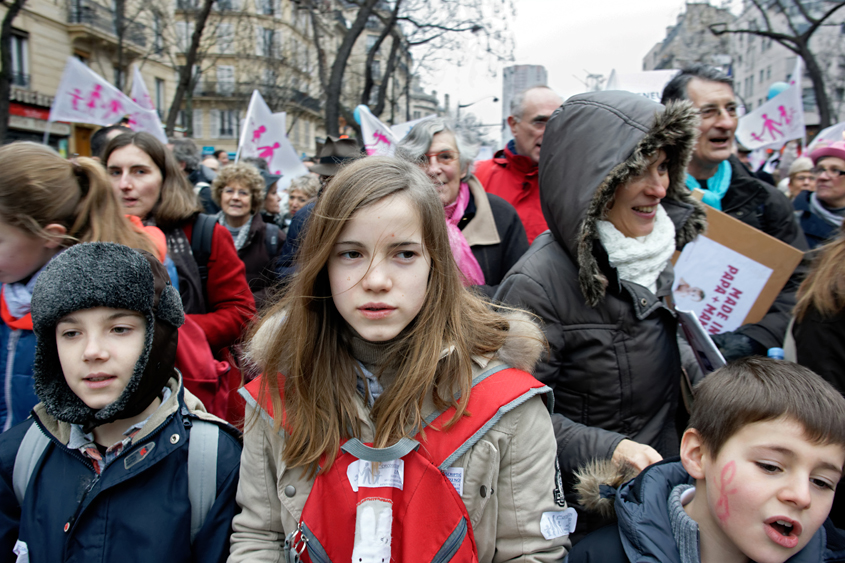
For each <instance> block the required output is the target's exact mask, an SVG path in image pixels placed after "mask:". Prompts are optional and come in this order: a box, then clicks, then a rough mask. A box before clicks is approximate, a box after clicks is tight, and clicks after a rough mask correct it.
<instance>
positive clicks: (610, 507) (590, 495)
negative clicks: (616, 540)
mask: <svg viewBox="0 0 845 563" xmlns="http://www.w3.org/2000/svg"><path fill="white" fill-rule="evenodd" d="M636 476H637V470H636V469H635V468H634V466H633V465H630V464H628V463H625V464H622V465H616V464H615V463H613V462H612V461H611V460H609V459H596V460H593V461H591V462H590V463H588V464H587V465H585V466H584V467H582V468H581V469H580V470H578V471H577V472H576V473H575V480H576V482H575V493H576V494H577V495H578V499H579V501H580V503H581V506H583V507H584V510H586V511H587V512H588V513H595V514H598V515H599V516H601V518H602V520H604V521H609V520H613V519H615V517H616V510H615V506H614V503H615V501H616V491H617V490H618V489H619V488H621V487H622V485H624V484H625V483H627V482H628V481H630V480H631V479H633V478H634V477H636Z"/></svg>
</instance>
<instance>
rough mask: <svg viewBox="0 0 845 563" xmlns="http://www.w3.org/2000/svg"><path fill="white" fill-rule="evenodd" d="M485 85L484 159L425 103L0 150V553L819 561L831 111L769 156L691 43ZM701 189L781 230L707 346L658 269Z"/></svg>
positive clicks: (842, 295)
mask: <svg viewBox="0 0 845 563" xmlns="http://www.w3.org/2000/svg"><path fill="white" fill-rule="evenodd" d="M510 113H511V115H510V117H509V118H508V124H509V126H510V129H511V132H512V134H513V140H512V141H511V142H509V143H508V144H507V146H506V147H505V148H504V149H503V150H502V151H499V152H498V153H496V154H495V155H494V157H493V158H492V159H491V160H488V161H483V162H474V161H475V157H476V155H477V152H478V147H476V146H474V145H473V143H472V142H471V141H470V138H469V137H468V136H467V135H466V133H465V132H464V131H462V130H461V129H460V128H458V127H457V126H456V125H455V124H454V123H453V122H451V121H449V120H448V119H444V118H431V119H426V120H423V121H421V122H420V123H418V124H417V125H415V126H414V127H413V128H412V129H411V130H410V132H409V133H408V135H407V136H406V137H404V139H402V141H401V142H400V143H399V144H398V146H397V147H396V153H395V156H392V157H383V156H365V154H364V153H363V152H362V151H361V149H360V148H359V146H358V144H357V142H356V141H354V140H352V139H345V138H344V139H335V138H332V137H329V138H327V139H326V142H325V143H324V144H323V145H322V147H321V148H320V151H319V154H318V155H317V156H316V157H315V164H314V165H313V166H312V167H311V173H310V174H309V175H306V176H302V177H298V178H292V179H285V181H284V182H282V180H283V177H282V176H280V175H278V174H272V173H271V172H269V170H268V167H267V163H266V162H264V161H263V160H261V159H242V160H240V161H238V162H230V161H229V155H228V153H227V152H226V151H217V152H215V153H214V154H213V155H209V156H208V157H207V158H205V159H202V158H201V155H200V151H199V150H198V148H197V147H196V145H195V144H194V143H193V142H192V141H191V140H190V139H173V140H172V141H171V143H170V144H168V145H165V144H163V143H161V142H160V141H158V140H157V139H156V138H155V137H153V136H151V135H149V134H147V133H143V132H133V131H132V130H130V129H127V128H126V127H122V126H112V127H106V128H103V129H102V130H100V131H98V132H97V133H96V134H95V135H93V136H92V141H91V148H92V152H93V155H94V157H93V158H86V157H74V158H72V159H70V160H65V159H63V158H61V157H60V156H59V155H58V154H57V153H55V152H54V151H52V149H49V148H46V147H44V146H41V145H36V144H33V143H13V144H11V145H7V146H4V147H2V148H0V282H2V284H3V286H2V292H0V315H1V316H2V322H0V339H2V343H0V344H2V348H0V365H2V366H4V367H5V370H6V371H5V384H4V385H3V386H2V387H0V389H2V391H0V393H2V400H0V424H2V425H3V427H2V429H3V433H2V434H0V554H2V555H0V559H2V560H7V559H9V560H11V558H13V557H17V559H16V560H17V561H24V562H29V561H32V562H33V563H35V562H46V561H59V560H62V561H65V560H66V561H71V560H73V561H76V560H80V561H81V560H117V559H120V560H125V561H139V562H141V561H145V562H149V561H153V560H155V559H161V560H167V561H186V562H187V561H221V562H222V561H227V560H228V561H232V562H238V561H296V560H300V558H304V557H307V558H308V559H309V560H311V561H334V560H349V559H350V558H351V560H353V561H362V562H363V561H382V562H386V561H388V560H396V561H411V560H417V559H425V560H437V561H448V560H452V558H454V559H455V560H461V561H476V560H477V561H510V560H521V561H538V562H539V561H564V559H565V557H567V556H568V557H569V558H570V560H572V561H573V562H574V561H678V562H681V561H683V562H685V563H686V562H698V561H702V562H705V563H713V562H716V561H786V560H787V559H789V560H795V561H797V560H801V561H839V560H845V535H842V536H840V532H839V530H838V528H839V527H845V501H842V500H841V499H842V498H843V497H845V495H839V494H836V493H835V491H836V490H837V488H836V485H837V483H838V481H839V479H840V477H841V476H842V473H843V470H845V400H843V398H842V396H841V394H842V393H843V392H845V377H843V375H842V366H843V365H845V345H843V344H845V322H843V319H845V281H843V280H845V272H843V271H842V270H843V268H844V267H845V266H843V264H845V234H843V226H842V224H843V217H845V143H843V142H837V143H832V144H830V145H825V146H820V147H817V148H815V149H814V150H813V151H812V152H810V153H808V154H805V155H803V156H800V157H798V158H794V159H791V162H790V164H789V166H788V167H787V168H786V169H785V171H788V172H786V173H785V174H784V178H783V179H782V181H783V186H782V190H779V189H778V188H776V187H775V186H774V185H773V184H772V183H769V182H767V181H766V180H763V179H761V177H760V175H759V174H757V173H755V172H754V171H752V170H750V169H749V168H748V166H747V158H745V157H744V156H743V153H745V152H746V151H745V150H744V148H743V147H741V146H740V147H737V145H736V143H735V140H734V133H735V131H736V128H737V122H738V103H737V101H736V97H735V94H734V90H733V83H732V81H731V79H730V78H729V77H727V76H725V75H724V74H723V73H721V71H719V70H717V69H715V68H711V67H708V66H705V65H694V66H692V67H690V68H687V69H684V70H683V71H682V72H680V73H679V74H678V75H676V76H675V78H673V79H672V80H671V81H670V82H669V83H668V84H667V86H666V87H665V90H664V92H663V98H662V100H661V103H657V102H654V101H651V100H649V99H648V98H646V97H644V96H640V95H636V94H631V93H627V92H619V91H605V92H593V93H587V94H581V95H577V96H573V97H571V98H569V99H568V100H566V101H563V100H561V99H560V98H559V97H558V96H557V95H556V94H555V93H554V92H553V91H552V90H550V89H549V88H547V87H545V86H537V87H533V88H529V89H528V90H526V91H524V92H522V93H520V94H519V95H517V96H516V97H515V98H514V100H513V103H512V106H511V108H510ZM738 149H739V150H738ZM772 180H773V181H774V180H777V178H774V179H772ZM282 185H283V186H285V187H284V189H282V187H281V186H282ZM695 189H698V190H701V192H702V193H703V198H702V200H701V201H699V200H698V199H697V198H696V197H693V190H695ZM708 206H709V207H710V208H713V209H716V210H719V211H722V212H723V213H726V214H727V215H729V216H731V217H733V218H735V219H737V220H739V221H741V222H742V223H744V224H745V225H747V226H749V227H751V228H754V229H757V230H759V231H761V232H763V233H765V234H767V235H769V236H771V237H774V238H776V239H779V240H780V241H782V242H783V243H786V244H788V245H791V246H792V247H794V248H796V249H798V250H799V251H801V252H804V253H805V259H804V260H803V261H802V262H801V264H800V265H799V266H798V267H797V268H796V269H795V270H794V272H792V274H791V275H790V276H789V279H788V281H787V282H786V284H785V285H784V286H783V288H782V289H781V290H780V291H779V293H778V294H777V296H776V298H775V299H774V302H773V304H772V305H771V307H770V308H769V310H768V311H766V312H765V314H764V315H763V316H762V319H761V320H760V321H758V322H756V323H748V324H745V325H743V326H740V327H739V328H737V329H736V330H733V331H730V332H723V333H721V334H716V335H713V336H712V340H713V343H714V344H715V346H716V347H717V348H718V349H719V351H720V352H721V353H722V355H723V356H724V358H725V359H726V360H727V361H728V362H729V363H728V366H727V367H725V368H723V369H721V370H719V371H717V372H715V373H712V374H708V373H706V371H707V370H702V369H701V366H700V365H699V364H698V363H697V362H696V361H695V354H696V352H695V351H693V349H692V347H691V346H690V344H689V343H688V342H687V341H686V339H685V336H684V334H683V333H682V332H681V331H680V330H679V328H678V320H677V315H676V312H675V310H674V308H673V305H672V300H671V294H672V288H673V284H674V280H675V274H674V270H673V266H672V261H671V259H672V256H673V254H674V253H675V252H676V251H680V250H683V248H684V247H685V246H686V245H687V244H688V243H690V242H691V241H693V240H694V239H695V238H696V237H697V236H698V235H699V234H702V233H704V232H705V231H706V229H707V218H706V217H707V214H706V211H705V210H706V209H707V207H708ZM811 249H812V250H811ZM781 348H783V349H785V354H786V360H769V359H764V358H760V356H763V357H765V356H767V354H768V353H769V352H770V350H772V349H775V350H777V349H781ZM790 360H791V361H790ZM793 362H797V364H796V363H793ZM808 368H809V369H808ZM810 370H812V371H810ZM242 432H243V434H242ZM828 515H829V516H830V519H828ZM60 529H61V531H59V530H60ZM843 534H845V532H843ZM306 552H307V556H306V555H305V553H306Z"/></svg>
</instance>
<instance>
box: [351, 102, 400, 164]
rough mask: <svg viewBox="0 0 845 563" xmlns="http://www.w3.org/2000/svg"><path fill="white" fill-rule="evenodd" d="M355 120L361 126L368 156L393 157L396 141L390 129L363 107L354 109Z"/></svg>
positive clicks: (368, 109)
mask: <svg viewBox="0 0 845 563" xmlns="http://www.w3.org/2000/svg"><path fill="white" fill-rule="evenodd" d="M355 119H356V120H357V121H358V123H359V124H360V125H361V136H362V137H363V138H364V148H365V149H366V150H367V154H368V155H374V154H377V155H381V156H393V152H394V151H395V150H396V143H397V142H398V141H397V139H396V136H395V135H394V134H393V131H391V130H390V127H388V126H387V125H385V124H384V123H382V122H381V121H380V120H379V119H378V118H377V117H376V116H374V115H373V114H372V112H371V111H370V108H368V107H367V106H365V105H360V106H358V107H356V108H355Z"/></svg>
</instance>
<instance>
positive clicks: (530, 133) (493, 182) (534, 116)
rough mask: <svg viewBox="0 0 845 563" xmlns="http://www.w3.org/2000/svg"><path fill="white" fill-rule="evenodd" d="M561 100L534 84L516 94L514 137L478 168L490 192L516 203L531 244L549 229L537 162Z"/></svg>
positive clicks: (511, 119)
mask: <svg viewBox="0 0 845 563" xmlns="http://www.w3.org/2000/svg"><path fill="white" fill-rule="evenodd" d="M561 103H563V100H561V98H560V96H558V95H557V94H555V93H554V91H553V90H552V89H551V88H548V87H547V86H534V87H532V88H528V89H527V90H524V91H522V92H520V93H519V94H517V95H516V96H515V97H514V99H513V100H512V101H511V108H510V110H511V115H510V116H509V117H508V125H509V126H510V128H511V133H512V134H513V140H512V141H510V142H509V143H508V145H507V146H506V147H505V148H504V149H502V150H500V151H499V152H497V153H496V154H495V155H494V156H493V158H492V159H491V160H485V161H483V162H479V163H477V164H476V168H475V176H476V178H478V180H479V181H480V182H481V185H482V186H484V189H485V190H486V191H487V193H491V194H494V195H497V196H499V197H501V198H503V199H504V200H505V201H507V202H508V203H510V204H511V205H513V206H514V208H515V209H516V212H517V213H518V214H519V217H520V219H522V224H523V225H524V226H525V232H526V234H527V235H528V242H529V243H531V242H532V241H533V240H534V238H536V237H537V235H539V234H540V233H542V232H543V231H545V230H546V229H548V227H547V226H546V219H545V218H544V217H543V211H542V210H541V209H540V190H539V185H538V176H537V163H538V162H540V147H541V146H542V144H543V133H544V132H545V131H546V122H547V121H548V120H549V118H550V117H551V116H552V113H554V111H555V110H556V109H557V108H558V107H560V104H561Z"/></svg>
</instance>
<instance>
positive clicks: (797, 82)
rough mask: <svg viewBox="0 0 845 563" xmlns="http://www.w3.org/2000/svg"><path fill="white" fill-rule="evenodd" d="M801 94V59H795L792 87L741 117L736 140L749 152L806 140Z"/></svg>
mask: <svg viewBox="0 0 845 563" xmlns="http://www.w3.org/2000/svg"><path fill="white" fill-rule="evenodd" d="M801 93H802V89H801V57H796V61H795V70H794V71H793V72H792V76H791V77H790V84H789V87H788V88H786V89H785V90H784V91H783V92H781V93H780V94H778V95H777V96H775V97H773V98H772V99H770V100H769V101H768V102H766V103H764V104H763V105H762V106H760V107H758V108H757V109H756V110H754V111H753V112H751V113H748V114H746V115H744V116H742V117H741V118H740V120H739V125H738V126H737V129H736V138H737V139H738V140H739V142H740V143H742V144H743V145H745V146H746V147H748V148H749V149H759V148H780V147H781V146H783V145H784V144H785V143H786V142H787V141H791V140H792V139H803V138H804V136H805V135H806V127H805V125H804V102H803V99H802V95H801Z"/></svg>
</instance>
